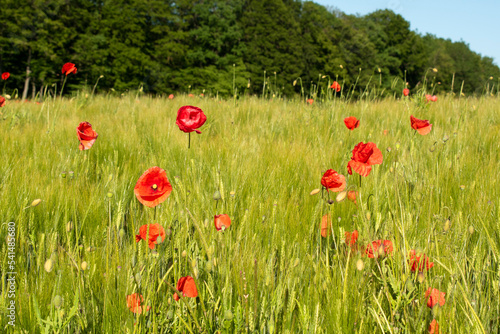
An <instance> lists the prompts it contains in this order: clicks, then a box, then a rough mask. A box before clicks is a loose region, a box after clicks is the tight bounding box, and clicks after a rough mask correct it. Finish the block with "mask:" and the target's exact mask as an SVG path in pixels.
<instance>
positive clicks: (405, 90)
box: [403, 88, 410, 96]
mask: <svg viewBox="0 0 500 334" xmlns="http://www.w3.org/2000/svg"><path fill="white" fill-rule="evenodd" d="M403 95H404V96H408V95H410V90H409V89H408V88H405V89H403Z"/></svg>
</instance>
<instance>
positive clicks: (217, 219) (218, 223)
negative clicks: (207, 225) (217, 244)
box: [214, 215, 231, 231]
mask: <svg viewBox="0 0 500 334" xmlns="http://www.w3.org/2000/svg"><path fill="white" fill-rule="evenodd" d="M214 224H215V229H216V230H217V231H220V230H221V229H222V227H223V226H224V229H227V228H229V226H231V218H229V216H228V215H216V216H214Z"/></svg>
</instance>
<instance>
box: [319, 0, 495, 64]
mask: <svg viewBox="0 0 500 334" xmlns="http://www.w3.org/2000/svg"><path fill="white" fill-rule="evenodd" d="M313 1H314V2H316V3H319V4H321V5H323V6H326V7H328V6H332V7H335V8H338V9H340V10H341V11H343V12H344V13H346V14H361V15H365V14H368V13H371V12H373V11H375V10H377V9H385V8H388V9H392V10H393V11H394V12H396V13H398V14H401V16H403V17H404V18H405V19H406V20H407V21H408V22H410V29H412V30H417V31H418V32H419V33H421V34H426V33H431V34H433V35H436V36H438V37H442V38H449V39H451V40H452V41H460V40H463V41H464V42H466V43H468V44H469V46H470V48H471V50H473V51H474V52H477V53H479V54H481V55H482V56H488V57H492V58H493V59H494V62H495V63H496V64H497V65H500V25H499V23H500V17H499V15H500V1H499V0H476V1H470V0H469V1H464V0H453V1H452V0H434V1H430V0H355V1H354V0H351V1H345V0H344V1H340V0H313Z"/></svg>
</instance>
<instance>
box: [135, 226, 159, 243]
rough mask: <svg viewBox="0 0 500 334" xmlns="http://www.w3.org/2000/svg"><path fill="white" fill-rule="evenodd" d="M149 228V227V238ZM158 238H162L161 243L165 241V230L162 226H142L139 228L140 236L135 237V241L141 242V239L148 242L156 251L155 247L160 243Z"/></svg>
mask: <svg viewBox="0 0 500 334" xmlns="http://www.w3.org/2000/svg"><path fill="white" fill-rule="evenodd" d="M148 226H149V238H148ZM158 237H161V241H162V242H163V241H164V240H165V229H163V227H162V226H161V225H160V224H149V225H142V226H141V227H140V228H139V234H137V235H136V236H135V241H136V242H139V241H141V239H143V240H147V241H148V246H149V248H151V249H155V245H156V244H157V243H158Z"/></svg>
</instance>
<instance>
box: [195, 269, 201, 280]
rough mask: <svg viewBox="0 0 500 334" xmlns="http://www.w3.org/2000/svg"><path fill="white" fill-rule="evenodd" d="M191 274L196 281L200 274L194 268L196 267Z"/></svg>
mask: <svg viewBox="0 0 500 334" xmlns="http://www.w3.org/2000/svg"><path fill="white" fill-rule="evenodd" d="M193 274H194V277H195V278H196V279H198V277H199V276H200V272H199V271H198V268H196V267H195V268H194V269H193Z"/></svg>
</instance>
